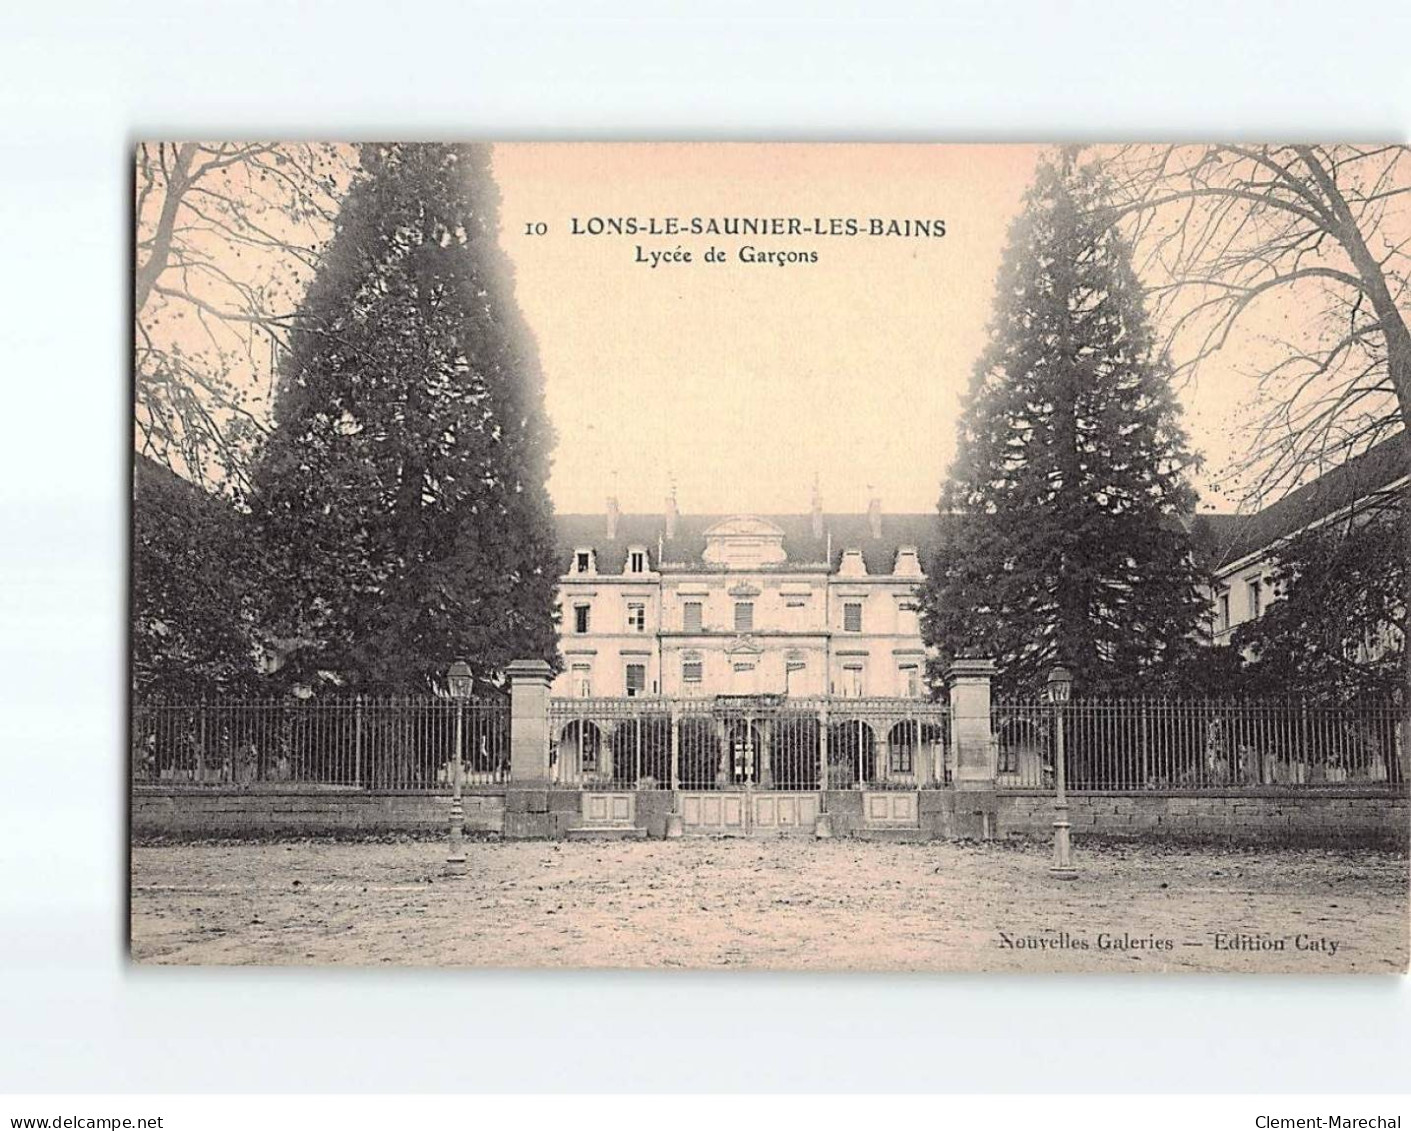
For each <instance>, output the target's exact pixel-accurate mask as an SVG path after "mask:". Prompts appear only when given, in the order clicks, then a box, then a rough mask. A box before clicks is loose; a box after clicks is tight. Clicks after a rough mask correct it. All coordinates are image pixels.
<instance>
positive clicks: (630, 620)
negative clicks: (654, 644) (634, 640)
mask: <svg viewBox="0 0 1411 1131" xmlns="http://www.w3.org/2000/svg"><path fill="white" fill-rule="evenodd" d="M627 628H628V630H629V631H631V632H646V631H647V606H646V605H644V604H642V603H641V602H640V601H629V602H628V603H627Z"/></svg>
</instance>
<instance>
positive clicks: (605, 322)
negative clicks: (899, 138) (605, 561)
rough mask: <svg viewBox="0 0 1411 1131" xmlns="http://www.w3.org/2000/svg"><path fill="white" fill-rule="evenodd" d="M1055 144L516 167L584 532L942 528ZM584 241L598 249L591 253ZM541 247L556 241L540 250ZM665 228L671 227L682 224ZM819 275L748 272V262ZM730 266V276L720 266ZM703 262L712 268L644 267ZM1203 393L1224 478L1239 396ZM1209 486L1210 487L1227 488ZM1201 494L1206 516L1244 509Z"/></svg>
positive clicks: (508, 201)
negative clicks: (628, 522)
mask: <svg viewBox="0 0 1411 1131" xmlns="http://www.w3.org/2000/svg"><path fill="white" fill-rule="evenodd" d="M1042 152H1043V151H1042V150H1041V149H1040V148H1039V147H1034V146H978V145H968V146H967V145H911V144H908V145H815V144H783V145H781V144H769V145H760V144H659V143H657V144H640V143H639V144H601V143H595V144H513V145H498V146H496V147H495V152H494V172H495V177H496V180H497V181H498V183H499V186H500V191H501V195H502V200H501V221H502V242H503V244H504V247H505V249H506V252H507V253H508V255H509V256H510V258H511V260H512V261H513V263H514V265H515V272H516V295H517V297H518V301H519V303H520V305H521V307H522V309H523V311H524V315H525V317H526V319H527V321H528V322H529V325H530V326H531V327H532V328H533V330H534V332H535V334H536V337H537V339H538V345H539V351H540V356H541V360H542V364H543V369H544V373H545V395H546V401H547V407H548V412H549V416H550V417H551V419H552V420H553V423H554V425H555V427H556V429H557V432H558V447H557V449H556V452H555V456H554V467H553V473H552V478H551V480H550V492H551V494H552V496H553V499H554V503H555V506H556V507H557V509H558V510H560V511H563V512H578V511H601V510H602V509H603V508H604V506H605V501H606V499H607V497H608V496H609V495H613V496H616V497H617V498H618V500H619V502H620V504H621V506H622V508H623V510H625V511H648V512H659V511H660V510H661V508H662V507H663V505H664V499H665V498H666V496H667V494H668V493H669V492H670V491H671V490H672V485H673V484H674V485H675V491H676V494H677V498H678V502H679V505H680V507H681V509H682V510H683V511H684V512H693V513H736V512H758V513H787V512H799V511H806V510H807V509H808V508H809V499H810V494H811V491H812V487H813V484H814V481H815V477H816V478H817V482H818V485H819V488H820V490H821V493H822V496H823V504H824V507H825V509H827V510H830V511H859V510H863V509H865V508H866V506H867V503H868V500H869V498H871V497H873V496H875V497H878V498H880V499H881V501H882V505H883V508H884V509H885V510H888V511H893V512H900V511H928V510H931V509H933V508H934V507H935V505H936V500H937V498H938V496H939V493H940V485H941V481H942V479H943V477H944V475H945V472H946V469H947V467H948V466H949V464H950V461H951V459H952V457H953V454H954V446H955V428H956V421H957V418H958V415H959V411H960V403H961V398H962V396H963V394H964V391H965V389H966V387H967V384H968V382H969V378H970V373H971V370H972V368H973V366H974V362H975V359H976V357H977V356H978V355H979V353H980V352H981V350H982V349H983V347H984V344H985V341H986V328H987V324H988V322H989V318H990V309H991V304H992V300H993V297H994V283H995V275H996V272H997V270H998V267H999V263H1000V258H1001V254H1002V252H1003V249H1004V245H1005V241H1006V235H1007V231H1008V228H1009V225H1010V223H1011V221H1012V219H1013V218H1014V216H1015V215H1016V214H1017V213H1018V212H1019V210H1020V207H1021V203H1022V197H1023V194H1024V192H1025V190H1026V188H1027V186H1028V184H1029V182H1030V180H1031V178H1032V175H1033V172H1034V168H1035V164H1036V161H1037V160H1038V159H1039V158H1040V155H1041V154H1042ZM692 216H699V217H743V216H748V217H776V216H777V217H789V216H797V217H800V218H802V219H803V220H804V222H805V223H806V224H812V223H813V221H814V218H815V217H818V218H822V219H824V220H825V221H826V220H827V219H829V218H834V217H836V218H849V217H851V218H855V219H858V220H860V221H862V222H863V224H864V226H865V225H866V223H867V222H868V221H869V220H870V219H871V218H874V217H875V218H880V219H883V220H889V219H897V220H905V219H917V218H931V219H937V218H939V219H943V220H944V222H945V232H946V234H945V236H944V237H943V238H940V239H937V238H934V237H931V238H905V237H879V238H872V237H855V238H837V237H827V236H822V237H820V236H814V235H811V234H806V235H796V236H781V237H771V238H760V239H750V238H744V237H730V236H721V237H710V236H691V235H686V236H680V235H678V236H674V237H673V236H670V235H665V234H663V235H657V236H651V235H646V236H642V235H637V236H632V235H614V234H603V235H592V234H586V233H587V230H588V229H589V228H590V227H591V224H592V220H593V218H595V217H596V218H599V219H605V218H609V217H635V218H637V219H638V220H639V221H643V222H645V221H647V220H648V219H650V218H652V217H656V218H658V220H659V221H662V222H664V220H665V218H667V217H677V218H689V217H692ZM575 224H576V225H577V227H578V229H580V233H583V234H575V232H574V227H575ZM540 225H542V226H543V227H542V228H541V227H540ZM659 226H660V225H659ZM744 244H751V245H753V246H756V247H758V248H760V249H763V250H787V249H793V250H800V251H815V252H816V253H817V256H818V259H817V262H811V263H802V264H799V263H794V264H786V265H779V264H776V263H765V264H759V263H748V264H747V263H742V262H739V260H738V258H737V255H738V251H739V249H740V247H741V245H744ZM712 245H714V246H716V247H719V248H721V249H722V250H724V251H725V252H726V253H727V255H728V256H729V259H728V261H727V262H724V263H719V264H707V263H704V262H703V261H702V256H703V255H704V253H705V251H706V249H707V248H709V247H711V246H712ZM639 247H640V248H641V249H642V250H641V255H643V256H647V257H649V256H650V253H651V252H652V251H654V250H655V251H661V252H671V251H675V250H677V249H681V250H684V251H686V252H688V253H690V254H692V256H693V262H691V263H689V264H680V263H663V264H661V265H659V266H657V267H652V266H650V265H649V264H648V263H641V262H637V259H638V248H639ZM1203 386H1204V387H1199V386H1187V387H1184V388H1183V389H1182V390H1181V398H1182V401H1183V403H1184V406H1185V411H1186V426H1187V429H1188V430H1189V431H1190V433H1191V437H1192V440H1193V442H1194V445H1195V446H1196V447H1197V448H1199V449H1201V450H1202V451H1204V452H1205V454H1206V456H1207V458H1208V460H1209V463H1210V465H1211V467H1212V468H1218V467H1219V466H1221V465H1223V464H1224V463H1226V462H1228V460H1229V459H1230V457H1231V456H1232V455H1233V454H1234V452H1233V447H1232V446H1233V445H1234V444H1235V442H1236V441H1235V439H1234V437H1233V436H1232V429H1231V422H1232V420H1233V419H1235V418H1236V417H1237V416H1238V415H1239V400H1240V396H1241V393H1240V388H1239V386H1238V385H1237V384H1236V383H1235V382H1233V381H1223V382H1222V381H1221V380H1220V379H1219V376H1218V371H1216V376H1215V377H1213V378H1210V377H1207V378H1205V379H1203ZM1206 478H1207V479H1208V478H1209V476H1207V477H1206ZM1199 486H1200V487H1201V488H1202V489H1203V494H1204V495H1205V497H1206V499H1207V505H1208V506H1209V505H1218V506H1219V508H1220V509H1231V506H1230V504H1229V503H1228V501H1226V500H1222V499H1219V498H1218V497H1216V496H1215V495H1213V494H1212V493H1211V492H1210V490H1209V485H1208V483H1205V482H1202V483H1201V484H1199Z"/></svg>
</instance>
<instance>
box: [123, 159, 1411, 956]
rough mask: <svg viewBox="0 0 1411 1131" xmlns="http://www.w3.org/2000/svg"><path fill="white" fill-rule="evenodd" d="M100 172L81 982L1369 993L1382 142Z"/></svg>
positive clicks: (1405, 308) (1395, 178)
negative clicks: (509, 980)
mask: <svg viewBox="0 0 1411 1131" xmlns="http://www.w3.org/2000/svg"><path fill="white" fill-rule="evenodd" d="M134 161H135V175H134V179H133V185H134V193H135V196H134V200H133V222H134V238H133V249H134V253H135V262H134V263H133V264H132V271H133V275H132V279H133V283H132V288H133V311H134V317H135V324H134V327H133V349H134V353H133V358H132V367H133V389H134V405H133V409H134V417H133V422H132V435H133V446H134V452H133V496H132V559H131V562H132V574H131V584H132V589H131V612H132V625H131V649H132V651H131V705H132V706H131V730H130V742H129V753H130V760H131V763H130V770H131V773H130V781H131V786H130V788H131V795H130V798H129V799H128V803H129V810H130V828H131V836H132V850H131V924H130V945H131V954H132V958H133V960H134V961H136V962H140V963H153V964H312V965H334V964H338V965H383V964H393V965H445V966H498V967H544V966H549V967H639V968H649V967H669V968H701V969H720V968H732V969H733V968H740V969H787V970H924V971H1018V972H1049V971H1052V972H1075V971H1082V972H1214V971H1219V972H1244V973H1283V972H1291V973H1391V974H1397V973H1404V972H1405V971H1406V969H1407V962H1408V898H1407V892H1408V871H1407V843H1408V820H1409V819H1411V815H1409V813H1408V785H1407V781H1408V772H1411V751H1408V746H1409V745H1411V727H1409V726H1408V719H1411V699H1409V698H1408V686H1411V684H1409V683H1408V668H1407V663H1408V660H1407V648H1406V636H1405V632H1406V617H1407V608H1408V600H1407V594H1408V586H1411V570H1408V559H1409V558H1411V553H1408V548H1409V547H1411V533H1409V532H1411V516H1408V507H1407V492H1408V490H1409V489H1411V486H1408V485H1409V484H1411V477H1409V476H1408V469H1409V468H1411V446H1409V445H1408V442H1407V438H1406V437H1407V433H1406V425H1407V422H1408V418H1411V330H1408V325H1407V323H1408V319H1411V300H1408V282H1409V281H1411V151H1408V148H1407V147H1406V146H1400V145H1370V144H1368V145H1355V146H1354V145H1338V144H1319V145H1302V144H1297V145H1294V144H1290V145H1283V144H1248V145H1213V144H1212V145H1200V144H1183V145H1176V146H1172V145H1141V144H1132V145H1091V146H1065V145H1052V146H1038V145H1035V146H1017V145H943V144H685V143H683V144H662V143H652V144H627V143H624V144H608V143H592V144H494V145H482V144H467V143H446V144H428V143H407V144H398V143H359V144H334V143H330V144H311V143H289V144H280V143H269V144H264V143H232V142H223V143H201V142H188V141H152V142H144V143H142V144H140V145H138V146H137V147H136V151H135V154H134Z"/></svg>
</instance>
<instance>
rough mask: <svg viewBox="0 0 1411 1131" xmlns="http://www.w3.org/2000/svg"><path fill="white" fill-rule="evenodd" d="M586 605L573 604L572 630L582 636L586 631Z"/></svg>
mask: <svg viewBox="0 0 1411 1131" xmlns="http://www.w3.org/2000/svg"><path fill="white" fill-rule="evenodd" d="M588 623H589V621H588V606H587V605H574V606H573V631H574V632H576V633H577V634H578V635H579V636H582V635H583V634H584V633H586V632H587V631H588Z"/></svg>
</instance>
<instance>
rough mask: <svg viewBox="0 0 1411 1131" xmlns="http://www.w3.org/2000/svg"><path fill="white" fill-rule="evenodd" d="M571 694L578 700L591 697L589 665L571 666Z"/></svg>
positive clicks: (591, 679) (591, 676)
mask: <svg viewBox="0 0 1411 1131" xmlns="http://www.w3.org/2000/svg"><path fill="white" fill-rule="evenodd" d="M573 694H574V695H576V696H578V698H580V699H591V698H592V697H593V669H592V668H591V667H590V666H589V665H587V664H574V665H573Z"/></svg>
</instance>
